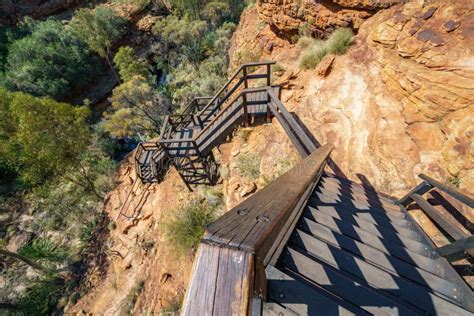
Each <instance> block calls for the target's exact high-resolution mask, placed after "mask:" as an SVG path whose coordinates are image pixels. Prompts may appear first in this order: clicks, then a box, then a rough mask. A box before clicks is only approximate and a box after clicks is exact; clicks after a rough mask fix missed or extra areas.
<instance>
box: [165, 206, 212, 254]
mask: <svg viewBox="0 0 474 316" xmlns="http://www.w3.org/2000/svg"><path fill="white" fill-rule="evenodd" d="M214 219H215V208H214V207H210V206H209V205H208V204H202V203H198V202H197V201H194V202H192V203H190V204H189V205H187V206H185V207H183V208H182V209H180V210H179V211H178V214H177V216H176V218H175V219H174V220H173V221H171V222H170V223H169V224H168V226H167V235H168V238H169V239H170V241H171V243H172V244H174V246H175V247H176V250H177V251H178V254H180V255H183V254H186V253H187V252H188V251H189V250H191V249H195V248H196V247H197V245H198V244H199V242H200V240H201V237H202V235H203V234H204V229H205V227H206V226H207V225H209V224H210V223H211V222H212V221H213V220H214Z"/></svg>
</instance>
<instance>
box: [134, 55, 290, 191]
mask: <svg viewBox="0 0 474 316" xmlns="http://www.w3.org/2000/svg"><path fill="white" fill-rule="evenodd" d="M272 64H274V62H261V63H252V64H245V65H242V66H241V67H240V68H239V70H238V71H237V72H236V73H235V74H234V76H232V78H231V79H230V80H229V81H228V82H227V83H226V84H225V85H224V87H223V88H222V89H221V90H220V91H219V92H218V93H217V94H216V95H215V96H214V97H200V98H195V99H194V100H192V102H191V103H190V104H189V105H188V106H187V107H186V108H185V109H184V111H183V112H182V113H181V114H179V115H173V116H167V117H166V118H165V122H164V124H163V127H162V129H161V132H160V137H159V139H158V141H156V142H149V143H141V144H140V145H139V147H138V149H137V151H136V154H135V168H136V172H137V174H138V176H139V177H140V179H141V180H142V182H144V183H152V182H159V181H161V180H162V179H163V177H164V175H165V174H166V171H167V170H168V167H169V166H170V165H174V166H175V167H176V169H177V170H178V172H179V174H180V176H181V178H182V179H183V181H184V182H185V184H186V185H187V186H188V188H189V189H190V190H192V188H191V186H192V185H198V184H208V185H212V184H214V183H215V182H216V181H217V164H216V162H215V159H214V157H213V155H212V148H214V147H215V146H217V145H218V144H220V143H221V142H222V141H224V140H225V139H226V138H227V137H228V136H229V135H230V134H232V132H233V130H234V129H235V128H236V126H239V125H241V124H244V125H245V126H248V125H249V122H250V118H254V119H255V118H258V117H266V118H269V117H270V116H271V114H270V113H273V112H272V110H271V107H272V104H274V103H275V102H272V98H273V99H278V95H279V88H278V87H271V85H270V78H271V65H272ZM260 68H263V69H264V72H263V73H258V70H259V69H260ZM250 69H255V70H256V71H255V72H253V73H250ZM259 79H265V83H264V84H263V86H261V87H258V88H249V85H251V83H253V82H256V80H259ZM257 83H258V82H257ZM270 94H271V95H270ZM203 101H205V102H206V103H203ZM273 108H275V106H273ZM280 108H281V106H280ZM275 109H276V108H275ZM276 111H278V110H276Z"/></svg>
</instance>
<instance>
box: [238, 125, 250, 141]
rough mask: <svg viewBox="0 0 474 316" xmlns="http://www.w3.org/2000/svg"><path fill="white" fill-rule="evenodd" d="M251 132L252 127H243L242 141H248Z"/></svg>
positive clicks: (241, 131)
mask: <svg viewBox="0 0 474 316" xmlns="http://www.w3.org/2000/svg"><path fill="white" fill-rule="evenodd" d="M250 134H252V129H251V128H242V129H241V130H240V139H241V140H242V142H244V143H246V142H247V141H248V140H249V137H250Z"/></svg>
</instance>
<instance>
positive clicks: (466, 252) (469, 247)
mask: <svg viewBox="0 0 474 316" xmlns="http://www.w3.org/2000/svg"><path fill="white" fill-rule="evenodd" d="M437 252H438V254H439V255H440V256H442V257H444V258H446V259H447V260H448V261H457V260H460V259H464V258H466V257H467V256H471V257H474V236H470V237H467V238H464V239H460V240H457V241H455V242H453V243H452V244H450V245H446V246H444V247H440V248H438V249H437Z"/></svg>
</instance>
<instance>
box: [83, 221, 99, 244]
mask: <svg viewBox="0 0 474 316" xmlns="http://www.w3.org/2000/svg"><path fill="white" fill-rule="evenodd" d="M96 227H97V221H96V220H93V221H91V222H89V223H87V224H86V225H84V227H83V228H82V232H81V236H80V239H81V241H82V242H84V243H88V242H89V241H90V240H91V238H92V235H93V234H94V231H95V229H96Z"/></svg>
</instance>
